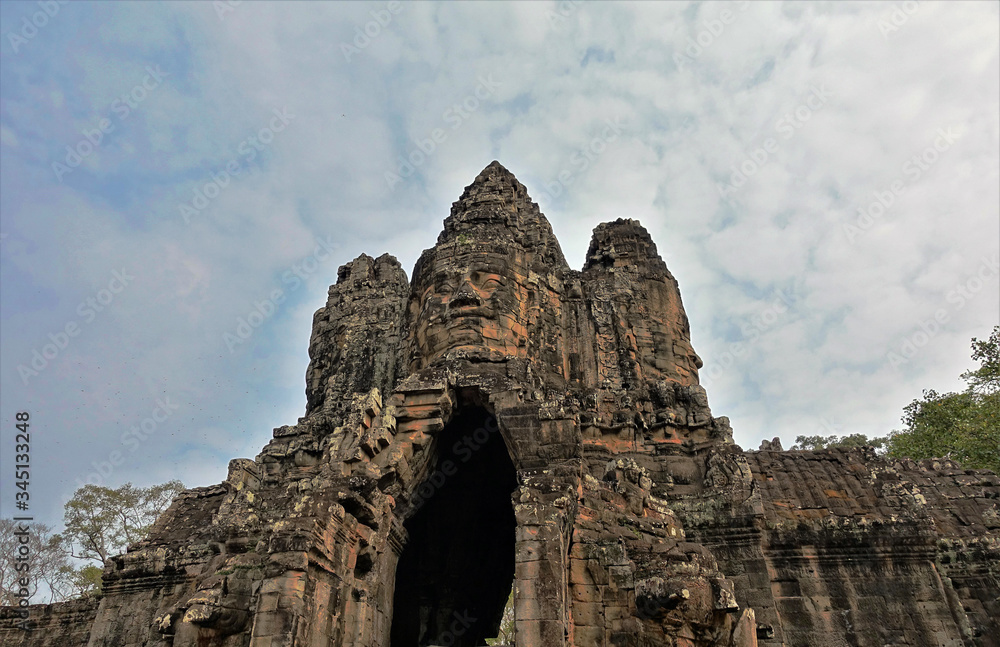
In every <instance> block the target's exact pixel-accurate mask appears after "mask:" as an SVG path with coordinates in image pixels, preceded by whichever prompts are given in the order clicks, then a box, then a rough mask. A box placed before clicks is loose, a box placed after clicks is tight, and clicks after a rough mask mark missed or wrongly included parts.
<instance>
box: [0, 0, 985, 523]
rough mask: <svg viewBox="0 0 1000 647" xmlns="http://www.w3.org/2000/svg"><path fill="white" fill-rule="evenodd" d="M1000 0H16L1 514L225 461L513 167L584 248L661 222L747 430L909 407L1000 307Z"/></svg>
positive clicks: (961, 364)
mask: <svg viewBox="0 0 1000 647" xmlns="http://www.w3.org/2000/svg"><path fill="white" fill-rule="evenodd" d="M998 7H1000V5H998V4H997V3H994V2H989V3H988V2H971V3H963V2H946V3H945V2H941V3H933V2H913V1H908V2H890V3H877V2H864V3H832V2H831V3H825V2H820V3H807V2H795V3H789V4H777V3H774V4H772V3H768V2H736V3H724V2H696V3H690V4H689V3H683V2H637V3H627V2H614V3H598V2H587V3H582V2H571V1H562V2H540V1H539V2H441V3H410V2H406V3H401V4H398V3H395V2H373V3H359V4H352V3H347V2H331V3H319V2H308V3H293V2H281V3H267V2H239V1H238V0H232V1H228V0H220V1H216V2H209V1H202V2H192V3H185V2H165V3H157V2H109V3H89V2H75V1H74V2H69V3H65V2H56V1H54V0H52V1H45V0H43V1H41V2H9V1H5V2H2V3H0V38H2V42H0V288H2V289H0V380H2V382H0V383H2V399H0V419H2V425H3V428H2V433H0V441H2V444H3V446H2V455H0V463H2V465H0V486H2V490H3V495H2V497H0V515H3V516H13V515H16V514H19V512H18V511H17V510H16V508H15V497H14V495H13V493H14V492H15V491H16V486H15V478H14V477H15V474H14V464H15V458H14V454H15V444H16V439H15V435H16V433H17V430H16V428H15V425H16V418H17V413H18V412H27V413H28V414H29V416H30V420H29V425H30V428H29V429H30V434H31V435H30V465H31V470H30V485H29V488H30V495H31V498H30V508H29V511H28V512H29V513H30V514H33V515H34V516H35V518H36V519H38V520H41V521H44V522H46V523H49V524H51V525H58V523H59V521H60V520H61V517H62V506H63V504H64V502H65V501H66V500H68V499H69V497H70V496H72V493H73V491H74V490H75V489H76V488H77V487H79V486H81V485H83V484H84V483H87V482H92V483H100V484H103V485H110V486H114V487H117V486H118V485H121V484H123V483H125V482H132V483H134V484H137V485H150V484H154V483H160V482H163V481H166V480H168V479H172V478H179V479H181V480H182V481H183V482H184V483H185V484H186V485H188V486H190V487H194V486H204V485H210V484H213V483H217V482H219V481H221V480H223V479H224V478H225V476H226V466H227V463H228V461H229V460H230V459H232V458H236V457H253V456H255V455H256V454H257V453H258V452H259V451H260V449H261V448H262V447H263V446H264V445H265V444H266V443H267V441H268V440H269V439H270V437H271V433H272V429H273V428H275V427H278V426H281V425H286V424H293V423H295V421H296V420H297V419H298V417H299V416H301V415H303V413H304V407H305V395H304V386H305V385H304V375H305V370H306V366H307V364H308V354H307V347H308V342H309V334H310V328H311V321H312V315H313V313H314V312H315V311H316V309H318V308H319V307H321V306H323V305H324V304H325V301H326V291H327V288H328V286H329V285H330V284H332V283H334V282H335V281H336V275H337V268H338V267H339V266H340V265H342V264H344V263H346V262H348V261H350V260H351V259H353V258H355V257H357V256H358V255H360V254H361V253H367V254H369V255H373V256H376V255H379V254H382V253H384V252H389V253H391V254H393V255H394V256H396V257H397V258H398V259H399V260H400V262H401V263H402V264H403V267H404V268H406V269H407V272H408V273H411V272H412V267H413V264H414V262H415V261H416V259H417V257H418V256H419V254H420V252H421V251H422V250H423V249H425V248H428V247H431V246H432V245H433V244H434V242H435V240H436V237H437V234H438V233H439V231H440V230H441V227H442V221H443V219H444V218H445V217H446V216H447V215H448V212H449V209H450V206H451V203H452V202H453V201H455V200H457V199H458V197H459V195H461V192H462V189H463V188H464V187H465V186H466V185H468V184H470V183H471V182H472V180H473V179H474V178H475V176H476V175H477V174H478V173H479V171H480V170H482V169H483V168H484V167H485V166H486V165H487V164H489V163H490V161H492V160H494V159H496V160H499V161H500V162H501V163H502V164H503V165H504V166H506V167H507V168H508V169H509V170H510V171H511V172H513V173H514V174H515V175H516V176H517V178H518V179H519V180H520V181H521V182H522V183H523V184H525V186H526V187H527V188H528V192H529V194H530V195H531V196H532V198H533V199H534V200H535V201H536V202H538V204H539V206H540V207H541V209H542V212H543V213H544V214H545V215H546V216H547V217H548V219H549V221H550V222H551V223H552V227H553V229H554V231H555V233H556V236H557V237H558V238H559V240H560V242H561V244H562V247H563V251H564V253H565V255H566V258H567V259H568V261H569V263H570V265H571V267H574V268H576V269H580V268H581V267H582V265H583V261H584V255H585V252H586V249H587V244H588V242H589V238H590V232H591V231H592V230H593V228H594V226H596V225H597V224H598V223H600V222H604V221H608V220H614V219H616V218H635V219H638V220H639V221H640V222H642V224H643V225H644V226H645V227H646V228H647V229H648V230H649V232H650V234H651V235H652V237H653V239H654V241H655V242H656V244H657V246H658V248H659V252H660V254H661V255H662V256H663V258H664V260H665V261H666V263H667V266H668V267H669V268H670V270H671V272H672V273H673V274H674V276H675V277H676V278H677V279H678V281H679V283H680V288H681V294H682V296H683V299H684V305H685V308H686V310H687V313H688V316H689V319H690V321H691V335H692V342H693V344H694V347H695V349H696V350H697V351H698V353H699V354H700V355H701V357H702V358H703V360H704V362H705V367H704V369H703V370H702V382H703V384H705V386H706V388H707V390H708V394H709V402H710V404H711V406H712V409H713V412H714V414H715V415H716V416H721V415H725V416H728V417H729V418H730V420H731V422H732V425H733V428H734V432H735V439H736V442H737V443H738V444H740V445H741V446H742V447H744V448H745V449H755V448H757V446H758V445H759V444H760V441H761V440H762V439H765V438H767V439H770V438H773V437H775V436H778V437H780V438H781V440H782V442H783V443H784V446H785V447H786V448H787V447H789V446H790V445H792V444H793V443H794V442H795V438H796V436H798V435H815V434H822V435H831V434H839V435H843V434H849V433H865V434H868V435H876V436H882V435H885V434H887V433H889V432H890V431H891V430H893V429H894V428H899V427H900V426H901V423H900V416H901V414H902V410H903V407H904V406H905V405H906V404H908V403H909V402H910V401H911V400H913V399H914V398H917V397H919V396H920V394H921V391H922V389H936V390H938V391H942V392H944V391H952V390H959V389H961V388H962V386H963V383H962V381H961V380H960V379H959V375H960V374H961V373H962V372H963V371H965V370H968V369H970V368H973V367H974V363H973V362H972V360H971V359H970V340H971V338H973V337H978V338H980V339H983V338H986V337H987V336H988V335H989V333H990V330H991V329H992V327H993V326H995V325H997V324H998V323H1000V289H998V286H1000V279H998V275H1000V268H998V253H1000V197H998V196H1000V190H998V187H1000V62H998V49H1000V9H998Z"/></svg>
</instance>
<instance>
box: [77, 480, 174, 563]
mask: <svg viewBox="0 0 1000 647" xmlns="http://www.w3.org/2000/svg"><path fill="white" fill-rule="evenodd" d="M182 489H184V486H183V485H182V484H181V482H180V481H169V482H167V483H163V484H161V485H154V486H151V487H148V488H139V487H135V486H133V485H132V484H131V483H126V484H125V485H123V486H121V487H119V488H116V489H112V488H109V487H103V486H99V485H84V486H83V487H81V488H80V489H78V490H77V491H76V492H75V493H74V494H73V498H72V499H70V500H69V501H68V502H67V503H66V507H65V513H64V515H63V522H64V523H65V524H66V537H67V538H68V539H69V540H70V541H71V542H72V544H73V547H74V553H73V556H74V557H79V558H82V559H96V560H99V561H100V562H101V563H102V564H103V565H106V564H107V563H108V560H109V559H110V558H111V557H112V556H114V555H117V554H119V553H121V552H123V551H124V550H125V548H126V547H128V545H129V544H133V543H135V542H137V541H140V540H141V539H142V538H143V537H145V536H146V533H147V532H148V531H149V528H150V527H151V526H152V525H153V522H154V521H156V518H157V517H158V516H159V515H160V513H162V512H163V511H164V510H165V509H166V507H167V506H168V505H169V504H170V500H171V499H172V498H173V497H174V495H176V494H177V493H178V492H180V491H181V490H182Z"/></svg>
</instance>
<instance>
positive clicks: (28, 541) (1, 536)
mask: <svg viewBox="0 0 1000 647" xmlns="http://www.w3.org/2000/svg"><path fill="white" fill-rule="evenodd" d="M22 538H23V541H22ZM22 545H24V546H27V560H26V561H25V560H24V559H18V557H19V555H18V549H19V548H20V547H21V546H22ZM68 558H69V550H68V547H67V545H66V541H65V539H64V538H63V537H61V536H60V535H53V534H52V533H51V529H50V528H49V527H48V526H46V525H44V524H40V523H32V524H25V523H22V522H18V521H14V520H13V519H0V606H17V604H18V602H19V601H20V599H21V596H20V595H19V591H20V589H21V588H22V584H27V586H24V587H23V588H24V589H26V592H27V594H28V595H27V596H26V597H28V599H31V598H35V597H36V596H38V595H39V594H44V593H45V592H46V591H47V592H48V602H59V601H61V600H65V599H68V598H69V597H72V595H73V593H74V592H75V587H74V586H73V582H72V575H71V574H72V572H73V569H72V567H70V565H69V560H68ZM22 579H23V580H25V581H24V582H22V581H21V580H22Z"/></svg>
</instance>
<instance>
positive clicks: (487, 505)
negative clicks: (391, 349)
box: [390, 407, 517, 647]
mask: <svg viewBox="0 0 1000 647" xmlns="http://www.w3.org/2000/svg"><path fill="white" fill-rule="evenodd" d="M436 447H437V449H436V450H435V455H434V457H433V458H432V459H431V460H432V463H431V465H432V466H431V468H430V471H429V476H428V477H427V478H426V479H425V480H424V482H423V483H422V484H421V486H420V487H418V488H417V490H416V494H415V502H416V505H417V506H419V507H418V508H417V509H416V511H415V512H414V513H413V514H412V516H410V518H409V519H408V520H407V521H406V522H405V524H404V525H405V527H406V530H407V532H408V534H409V539H408V541H407V545H406V547H405V548H404V549H403V553H402V555H400V559H399V565H398V567H397V569H396V589H395V595H394V599H393V614H392V631H391V641H390V644H391V647H426V646H427V645H447V646H450V647H474V646H476V645H483V644H485V642H484V639H485V638H492V637H493V636H496V635H497V627H498V626H499V623H500V617H501V615H502V614H503V609H504V605H505V603H506V602H507V597H508V594H509V593H510V590H511V584H512V582H513V580H514V538H515V530H516V525H517V524H516V521H515V519H514V509H513V506H512V504H511V493H512V492H513V491H514V489H515V488H516V487H517V473H516V471H515V469H514V464H513V463H512V462H511V459H510V454H509V453H508V452H507V446H506V444H505V443H504V440H503V436H502V435H501V434H500V432H499V431H498V429H497V423H496V418H494V417H493V416H492V415H491V414H490V413H489V412H487V411H486V410H485V409H483V408H481V407H470V408H466V409H463V410H461V411H459V412H458V413H457V414H456V415H455V416H454V418H453V419H452V420H451V422H449V423H448V425H446V426H445V428H444V429H443V430H442V431H441V432H439V437H438V439H437V443H436Z"/></svg>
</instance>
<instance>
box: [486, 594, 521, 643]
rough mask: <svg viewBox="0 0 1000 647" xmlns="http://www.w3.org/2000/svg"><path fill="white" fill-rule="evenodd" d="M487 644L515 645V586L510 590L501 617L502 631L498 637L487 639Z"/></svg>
mask: <svg viewBox="0 0 1000 647" xmlns="http://www.w3.org/2000/svg"><path fill="white" fill-rule="evenodd" d="M486 644H487V645H496V646H497V647H501V646H503V645H513V644H514V587H513V586H512V587H511V589H510V595H508V596H507V604H506V605H505V606H504V608H503V615H502V616H501V617H500V630H499V632H498V633H497V637H496V638H487V639H486Z"/></svg>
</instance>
